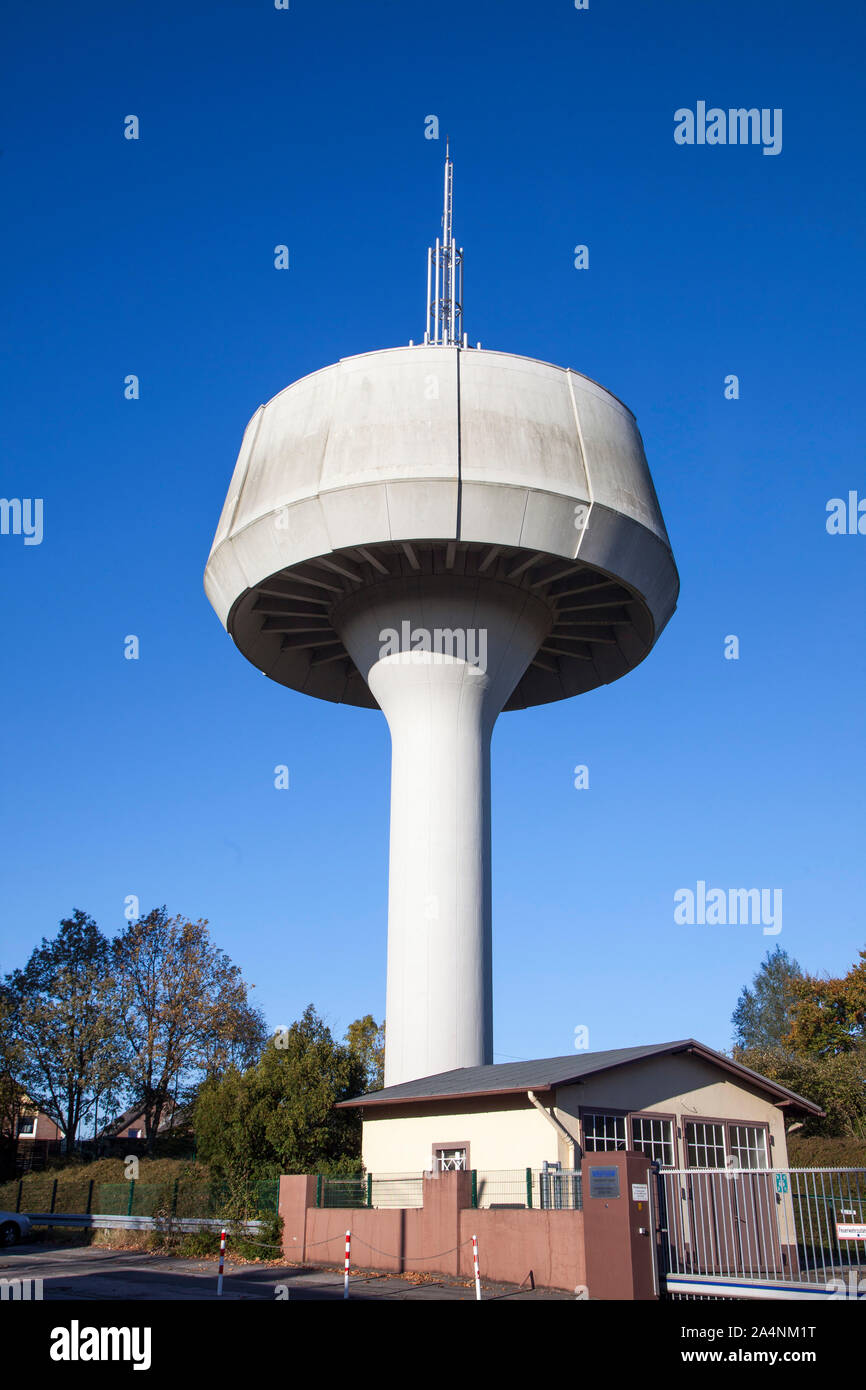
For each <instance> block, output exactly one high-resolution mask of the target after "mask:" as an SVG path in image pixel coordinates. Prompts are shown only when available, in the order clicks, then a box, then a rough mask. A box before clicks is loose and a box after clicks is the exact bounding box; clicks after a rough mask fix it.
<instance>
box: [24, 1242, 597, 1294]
mask: <svg viewBox="0 0 866 1390" xmlns="http://www.w3.org/2000/svg"><path fill="white" fill-rule="evenodd" d="M0 1278H6V1279H13V1278H17V1279H39V1278H41V1279H42V1281H43V1297H44V1299H45V1300H46V1301H49V1300H50V1301H55V1300H56V1301H64V1300H79V1299H87V1300H93V1301H97V1302H102V1301H111V1300H127V1299H136V1300H139V1299H143V1300H158V1301H168V1302H175V1301H179V1300H182V1299H200V1300H201V1299H204V1300H207V1301H208V1302H210V1301H211V1300H215V1299H216V1297H217V1263H216V1261H215V1260H201V1259H197V1260H182V1259H176V1258H174V1257H171V1256H167V1255H158V1254H148V1253H146V1252H144V1251H139V1250H105V1249H100V1248H95V1247H87V1246H74V1247H68V1248H62V1247H51V1246H45V1245H18V1246H15V1247H14V1248H13V1249H11V1250H4V1251H3V1252H2V1254H0ZM342 1297H343V1274H342V1271H328V1270H320V1269H309V1268H307V1269H302V1268H299V1267H298V1266H297V1265H271V1264H268V1265H234V1264H231V1263H229V1262H228V1261H227V1262H226V1266H225V1279H224V1283H223V1293H222V1298H223V1299H224V1300H226V1299H228V1300H232V1301H236V1302H237V1301H240V1300H250V1299H257V1300H267V1301H270V1302H273V1301H274V1300H276V1299H278V1298H282V1299H286V1298H288V1299H289V1300H298V1299H303V1300H312V1299H317V1300H322V1299H324V1300H328V1299H342ZM349 1297H350V1300H351V1299H365V1300H372V1301H378V1300H389V1301H394V1300H397V1301H400V1300H404V1301H406V1302H412V1303H415V1302H419V1301H421V1302H424V1301H427V1300H429V1299H440V1300H441V1299H446V1300H448V1301H449V1302H455V1301H456V1302H459V1301H467V1300H472V1299H474V1298H475V1287H474V1284H473V1283H472V1282H471V1281H465V1280H449V1279H447V1278H443V1277H440V1276H431V1275H428V1276H425V1277H424V1278H423V1279H420V1278H412V1277H409V1278H405V1279H401V1278H398V1277H396V1276H393V1275H369V1274H368V1275H364V1274H357V1275H352V1276H351V1279H350V1286H349ZM482 1297H483V1298H484V1299H485V1300H494V1299H495V1300H504V1299H508V1300H511V1301H513V1302H520V1303H524V1302H527V1301H540V1300H545V1301H547V1300H552V1301H561V1300H563V1299H573V1298H574V1295H573V1294H567V1293H562V1292H557V1291H554V1290H550V1289H534V1290H533V1289H529V1288H523V1289H518V1288H515V1287H514V1286H513V1285H507V1284H490V1283H488V1282H487V1281H484V1280H482Z"/></svg>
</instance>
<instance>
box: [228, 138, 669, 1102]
mask: <svg viewBox="0 0 866 1390" xmlns="http://www.w3.org/2000/svg"><path fill="white" fill-rule="evenodd" d="M452 181H453V166H452V163H451V160H450V158H449V157H448V155H447V154H446V160H445V197H444V210H443V217H442V235H441V237H439V238H437V241H436V244H435V246H434V247H433V248H432V249H431V250H430V252H429V253H428V264H427V307H426V312H427V329H426V332H425V334H424V340H423V342H421V343H418V344H417V345H415V344H411V343H410V345H409V346H408V347H398V348H392V349H389V350H386V351H381V352H366V353H361V354H360V355H358V356H354V357H345V358H341V360H340V361H339V362H336V363H334V364H333V365H332V366H329V367H324V368H323V369H322V370H320V371H316V372H313V373H311V375H309V376H306V377H302V378H301V380H300V381H296V382H293V383H292V384H291V385H290V386H287V387H286V388H285V390H283V391H281V392H280V393H279V394H278V395H276V396H275V397H274V398H273V400H271V401H269V402H268V403H267V405H262V406H260V407H259V409H258V410H257V411H256V413H255V415H254V416H253V417H252V419H251V420H250V422H249V424H248V426H247V429H246V433H245V434H244V438H243V442H242V444H241V450H240V454H239V456H238V461H237V464H236V466H235V470H234V474H233V476H232V481H231V485H230V487H229V491H228V497H227V500H226V503H225V506H224V507H223V511H222V515H221V517H220V521H219V525H218V527H217V533H216V537H215V539H214V543H213V548H212V550H211V553H210V557H209V559H208V563H207V568H206V571H205V590H206V592H207V596H208V598H209V599H210V602H211V603H212V605H213V607H214V608H215V610H216V612H217V614H218V615H219V618H220V620H221V621H222V623H223V625H224V626H225V628H226V630H227V631H228V632H229V634H230V635H231V637H232V639H233V640H234V643H235V645H236V646H237V647H238V649H239V650H240V651H241V652H242V653H243V655H244V656H245V657H246V658H247V659H248V660H249V661H251V662H252V663H253V665H254V666H256V667H258V668H259V670H260V671H263V672H264V673H265V675H267V676H270V678H271V679H272V680H275V681H279V682H280V683H281V684H282V685H287V686H290V687H291V688H292V689H294V690H300V691H303V692H304V693H305V694H307V695H312V696H315V697H317V698H318V699H321V700H332V701H334V702H335V703H340V702H344V703H347V704H352V705H362V706H365V707H366V708H369V709H372V710H375V709H380V710H382V712H383V713H384V715H385V718H386V719H387V721H388V726H389V729H390V732H391V748H392V756H391V846H390V880H389V896H388V981H387V1000H386V1019H387V1041H386V1062H385V1084H386V1085H389V1086H390V1085H396V1084H398V1083H399V1082H402V1081H409V1080H414V1079H416V1078H417V1077H420V1076H429V1075H432V1074H434V1073H436V1072H443V1071H449V1070H451V1069H452V1068H455V1067H463V1066H475V1065H481V1064H485V1063H490V1062H492V1061H493V1014H492V959H491V957H492V924H491V882H490V739H491V734H492V731H493V725H494V723H495V721H496V719H497V716H498V715H499V714H500V712H501V711H502V710H519V709H525V708H526V707H527V706H530V705H540V704H546V703H548V702H550V701H553V700H564V699H568V698H569V697H571V696H573V695H581V694H583V693H584V692H585V691H587V690H593V689H595V688H596V686H599V685H605V684H607V683H608V682H609V681H613V680H616V679H618V677H620V676H624V675H625V674H626V673H627V672H628V671H630V670H631V669H632V668H633V667H634V666H636V665H637V664H638V663H639V662H640V661H642V660H643V659H644V657H645V656H646V655H647V653H648V652H649V651H650V650H651V648H652V647H653V645H654V643H655V642H656V640H657V638H658V636H659V634H660V633H661V631H662V629H663V628H664V626H665V624H666V623H667V621H668V619H669V618H670V616H671V614H672V613H673V611H674V608H675V606H676V599H677V592H678V587H679V581H678V578H677V571H676V566H675V565H674V560H673V556H672V554H671V547H670V543H669V541H668V537H667V533H666V531H665V526H664V522H663V520H662V516H661V512H660V510H659V505H658V501H657V499H656V495H655V490H654V488H653V484H652V479H651V477H650V473H649V469H648V467H647V462H646V458H645V456H644V450H643V445H642V442H641V437H640V434H639V432H638V428H637V425H636V423H635V419H634V416H633V415H632V413H631V411H630V410H628V408H627V407H626V406H624V405H623V404H622V402H621V401H619V400H617V398H616V396H613V395H611V393H610V392H609V391H606V390H605V389H604V387H602V386H599V385H598V384H597V383H596V382H594V381H591V380H590V379H589V378H588V377H585V376H582V375H581V374H580V373H579V372H575V371H572V370H571V369H570V368H562V367H556V366H553V365H552V364H551V363H548V362H539V361H536V360H535V359H533V358H530V357H521V356H519V355H515V354H513V353H505V352H493V351H488V350H484V349H482V347H481V345H480V344H478V345H477V346H474V347H471V346H470V345H469V343H468V339H467V337H466V335H465V334H464V333H463V327H462V317H463V313H462V270H463V253H462V250H461V249H460V248H458V247H457V246H456V245H455V242H454V239H453V234H452Z"/></svg>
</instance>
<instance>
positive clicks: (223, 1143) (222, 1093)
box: [193, 1004, 365, 1178]
mask: <svg viewBox="0 0 866 1390" xmlns="http://www.w3.org/2000/svg"><path fill="white" fill-rule="evenodd" d="M364 1077H365V1073H364V1064H363V1062H362V1060H361V1058H360V1057H359V1056H358V1053H357V1052H356V1051H354V1050H353V1049H352V1048H351V1047H349V1046H348V1045H347V1044H346V1043H338V1042H335V1041H334V1038H333V1037H332V1035H331V1032H330V1029H328V1028H327V1027H326V1025H325V1024H324V1023H323V1022H322V1020H321V1019H320V1018H319V1016H318V1014H317V1013H316V1011H315V1009H314V1008H313V1006H312V1004H310V1005H309V1006H308V1007H307V1009H306V1010H305V1011H304V1014H303V1016H302V1017H301V1018H300V1019H299V1020H297V1022H295V1023H293V1024H292V1025H291V1027H290V1028H287V1029H284V1030H281V1031H280V1032H279V1033H277V1034H276V1035H275V1037H274V1038H272V1039H271V1040H270V1042H269V1043H268V1045H267V1047H266V1048H265V1050H264V1052H263V1053H262V1055H261V1057H260V1059H259V1061H258V1062H257V1063H256V1065H255V1066H254V1067H250V1068H248V1069H247V1071H246V1072H243V1073H242V1072H241V1071H240V1070H239V1068H237V1067H230V1068H229V1070H228V1071H227V1072H226V1074H225V1076H223V1077H222V1078H219V1079H218V1078H211V1079H210V1080H209V1081H207V1082H205V1084H204V1085H203V1086H202V1088H201V1091H200V1093H199V1096H198V1100H197V1101H196V1106H195V1112H194V1121H193V1123H194V1126H195V1132H196V1143H197V1148H198V1152H199V1155H200V1156H201V1157H202V1158H203V1159H205V1161H207V1162H209V1163H211V1164H212V1166H213V1168H214V1170H215V1171H216V1172H218V1173H220V1174H221V1175H223V1176H225V1177H227V1178H237V1177H238V1176H239V1175H242V1176H244V1177H246V1178H251V1177H257V1178H267V1177H278V1176H279V1175H280V1174H281V1173H310V1172H339V1171H346V1170H347V1169H355V1168H357V1166H358V1163H359V1160H360V1121H359V1120H358V1117H357V1114H356V1113H355V1112H354V1111H351V1110H337V1109H335V1107H336V1105H337V1103H338V1102H339V1101H341V1100H348V1099H350V1098H351V1097H352V1096H356V1095H358V1093H359V1092H360V1091H361V1090H363V1087H364Z"/></svg>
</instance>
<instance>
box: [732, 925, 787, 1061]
mask: <svg viewBox="0 0 866 1390" xmlns="http://www.w3.org/2000/svg"><path fill="white" fill-rule="evenodd" d="M803 978H804V977H803V972H802V970H801V969H800V966H799V965H798V964H797V962H796V961H795V960H792V959H791V957H790V956H789V955H788V952H787V951H783V950H782V949H781V948H780V947H779V946H776V947H775V949H774V950H772V951H768V952H767V955H766V957H765V959H764V961H763V962H762V964H761V968H760V970H758V972H757V974H756V975H755V977H754V979H753V980H752V986H753V987H752V989H749V988H748V986H746V987H745V988H744V989H743V991H742V993H741V994H740V997H739V999H738V1001H737V1007H736V1008H735V1009H734V1012H733V1014H732V1016H731V1022H732V1023H733V1025H734V1045H735V1047H737V1048H756V1047H758V1048H767V1047H782V1046H783V1043H784V1039H785V1036H786V1034H787V1032H788V1029H789V1027H790V1017H791V1010H792V1007H793V1000H794V993H793V988H794V984H795V982H796V981H798V980H802V979H803Z"/></svg>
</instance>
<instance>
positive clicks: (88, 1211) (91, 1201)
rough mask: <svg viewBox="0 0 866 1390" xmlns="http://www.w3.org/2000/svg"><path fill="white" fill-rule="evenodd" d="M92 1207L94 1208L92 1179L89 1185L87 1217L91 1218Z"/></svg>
mask: <svg viewBox="0 0 866 1390" xmlns="http://www.w3.org/2000/svg"><path fill="white" fill-rule="evenodd" d="M92 1206H93V1178H91V1179H90V1182H89V1183H88V1186H87V1210H86V1212H85V1216H89V1215H90V1209H91V1207H92Z"/></svg>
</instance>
